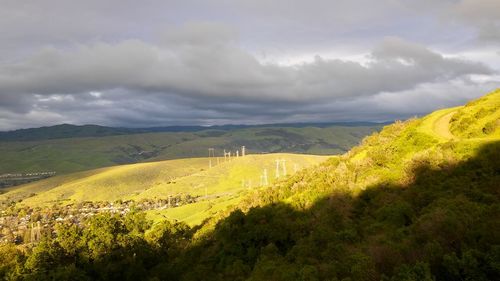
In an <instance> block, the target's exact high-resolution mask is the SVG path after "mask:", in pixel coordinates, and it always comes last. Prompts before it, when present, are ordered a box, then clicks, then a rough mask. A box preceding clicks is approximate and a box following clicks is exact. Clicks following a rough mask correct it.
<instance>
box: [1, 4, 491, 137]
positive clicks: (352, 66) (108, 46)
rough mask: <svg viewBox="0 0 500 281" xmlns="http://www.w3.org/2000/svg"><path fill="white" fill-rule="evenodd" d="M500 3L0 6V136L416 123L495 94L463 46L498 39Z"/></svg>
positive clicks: (482, 64) (486, 70) (487, 73)
mask: <svg viewBox="0 0 500 281" xmlns="http://www.w3.org/2000/svg"><path fill="white" fill-rule="evenodd" d="M436 2H439V3H436ZM475 3H479V4H475ZM497 3H498V1H494V0H493V1H492V0H478V1H477V2H476V1H469V0H463V1H452V0H450V1H447V0H445V1H430V0H429V1H428V0H422V1H394V0H381V1H376V2H375V1H368V0H366V1H365V0H358V1H312V2H311V1H296V2H294V4H293V5H291V4H289V2H288V1H224V0H221V1H189V0H188V1H182V2H181V1H151V0H147V1H141V3H140V4H138V3H137V2H136V1H84V2H81V1H62V0H61V1H55V0H53V1H48V0H47V1H23V2H20V1H2V3H0V4H2V9H0V32H1V33H2V38H1V39H0V43H1V44H0V130H2V129H12V128H18V127H25V126H37V125H46V124H53V123H60V122H70V123H78V124H81V123H98V124H106V125H117V126H158V125H172V124H221V123H270V122H285V121H333V120H354V119H356V120H386V119H391V118H396V117H407V116H411V115H412V114H420V113H422V112H425V111H430V110H433V109H435V108H436V107H437V106H448V105H452V104H455V102H456V101H458V100H460V101H461V100H462V99H463V100H465V99H467V98H472V97H475V96H478V95H481V94H484V91H487V90H491V89H492V88H494V87H496V86H495V85H496V84H495V83H496V82H492V81H495V80H494V79H493V78H491V77H495V76H494V75H496V73H497V70H498V68H499V64H498V59H497V60H496V61H495V60H490V59H489V58H490V57H491V55H492V54H493V55H494V56H496V57H498V55H496V54H495V52H496V51H497V50H495V51H494V52H491V51H484V49H483V48H482V47H481V48H480V47H478V43H471V44H469V43H463V42H464V41H467V40H463V39H462V38H461V36H462V37H464V38H465V37H467V36H470V34H471V30H472V32H475V33H474V34H473V35H474V37H475V38H478V39H479V40H484V39H488V38H489V40H490V42H495V40H494V39H495V38H496V36H497V35H498V34H497V32H498V28H497V27H498V20H497V17H496V16H495V14H494V12H492V11H494V10H495V9H496V8H497V6H498V4H497ZM496 10H498V9H496ZM450 19H451V20H450ZM450 31H453V32H450ZM417 42H418V43H417ZM478 42H480V41H478ZM499 42H500V41H499ZM457 46H459V47H457ZM445 50H461V51H464V52H465V53H466V52H469V53H474V54H476V56H475V57H474V58H472V59H471V58H468V57H467V56H465V55H462V54H460V53H458V54H449V53H446V52H445ZM262 54H265V55H262ZM353 56H354V57H353ZM476 57H477V58H488V59H480V61H475V60H474V59H475V58H476ZM304 58H305V59H304ZM478 77H479V78H478ZM481 77H482V78H481ZM484 77H490V78H489V80H488V79H486V80H488V82H484V81H486V80H485V78H484ZM492 79H493V80H492ZM451 89H453V91H451ZM475 91H477V92H475ZM441 92H442V93H441ZM457 92H458V93H460V92H463V93H467V95H466V96H465V97H466V98H464V96H462V97H461V98H459V95H460V94H458V93H457ZM451 93H453V94H451ZM446 97H449V98H446Z"/></svg>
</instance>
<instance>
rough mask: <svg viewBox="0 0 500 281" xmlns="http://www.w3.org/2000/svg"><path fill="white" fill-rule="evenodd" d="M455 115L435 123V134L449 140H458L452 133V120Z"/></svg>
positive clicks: (451, 113)
mask: <svg viewBox="0 0 500 281" xmlns="http://www.w3.org/2000/svg"><path fill="white" fill-rule="evenodd" d="M453 114H455V111H453V112H450V113H448V114H445V115H443V116H441V117H440V118H439V119H438V120H437V121H436V123H434V132H435V133H436V134H437V135H439V136H441V137H443V138H445V139H448V140H453V139H457V137H455V136H454V135H453V134H452V133H451V131H450V120H451V117H452V116H453Z"/></svg>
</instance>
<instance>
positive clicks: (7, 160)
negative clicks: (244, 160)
mask: <svg viewBox="0 0 500 281" xmlns="http://www.w3.org/2000/svg"><path fill="white" fill-rule="evenodd" d="M68 126H69V127H68ZM67 127H68V128H67ZM64 128H66V129H67V130H69V131H71V132H73V133H71V132H70V133H68V134H62V133H60V131H61V130H63V129H64ZM215 128H217V129H215ZM215 128H212V129H205V130H200V131H185V132H182V131H181V132H162V131H160V132H146V133H144V132H134V133H127V131H123V130H122V129H109V130H108V129H106V128H105V129H103V128H100V127H99V128H95V127H92V126H90V127H89V128H87V127H86V128H80V127H77V128H75V127H74V126H70V125H64V126H63V128H59V127H58V128H47V129H44V130H42V131H36V132H38V133H36V134H35V133H30V134H28V135H27V136H25V135H23V134H24V133H23V134H21V133H19V134H20V135H21V136H23V138H28V137H30V136H31V137H32V135H37V134H41V135H42V136H46V135H49V136H50V135H51V131H53V130H56V131H57V132H59V133H57V134H56V136H66V138H55V139H44V138H47V137H43V138H41V139H37V140H26V141H19V140H16V141H5V140H4V141H1V140H0V155H2V161H0V175H1V174H5V173H31V172H47V171H54V172H57V173H58V174H66V173H71V172H77V171H85V170H90V169H95V168H101V167H108V166H114V165H120V164H131V163H141V162H152V161H161V160H171V159H179V158H193V157H204V156H206V155H207V148H209V147H213V148H215V149H216V150H217V151H218V153H219V154H221V152H220V151H222V150H223V149H227V150H235V149H238V148H239V147H240V146H242V145H245V146H246V147H247V148H248V149H249V151H250V152H251V153H284V152H286V153H304V154H322V155H332V154H339V153H344V152H346V151H347V150H349V149H350V148H351V147H352V146H354V145H356V144H358V143H359V141H360V140H361V139H362V138H363V137H364V136H366V135H369V134H371V133H373V132H375V131H377V130H379V129H380V128H381V125H380V124H369V125H367V124H364V123H355V124H344V125H337V124H333V125H328V124H309V125H306V124H289V125H283V126H278V125H270V126H254V127H252V126H248V127H243V128H240V127H229V128H228V127H215ZM66 129H64V130H66ZM100 129H102V130H103V133H102V134H101V135H99V136H92V134H94V132H95V131H96V130H97V131H98V130H100ZM64 130H63V131H64ZM81 130H83V131H84V132H83V133H81V132H80V131H81ZM130 130H132V129H130ZM149 130H156V129H154V128H153V129H149ZM158 130H160V129H158ZM78 132H80V133H78ZM14 133H15V132H13V133H12V134H14ZM115 133H116V134H117V135H106V134H115ZM125 133H127V134H125ZM82 135H87V137H82ZM67 136H74V137H67ZM12 137H15V134H14V136H12Z"/></svg>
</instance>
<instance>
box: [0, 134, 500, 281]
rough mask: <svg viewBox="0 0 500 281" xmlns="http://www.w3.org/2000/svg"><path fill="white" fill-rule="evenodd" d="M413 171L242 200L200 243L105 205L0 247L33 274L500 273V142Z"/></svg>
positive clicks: (344, 276)
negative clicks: (60, 227) (290, 199)
mask: <svg viewBox="0 0 500 281" xmlns="http://www.w3.org/2000/svg"><path fill="white" fill-rule="evenodd" d="M414 173H415V177H414V182H412V183H410V184H408V185H404V186H403V185H390V184H386V185H379V186H372V187H370V188H368V189H367V190H366V191H364V192H362V193H361V194H360V195H359V196H357V197H352V196H350V195H349V194H338V193H335V194H331V195H330V196H327V197H324V198H321V199H320V200H317V201H316V202H315V203H314V205H313V206H312V207H311V208H309V209H306V210H297V209H295V208H293V207H291V206H290V205H287V204H284V203H277V204H270V205H266V206H264V207H258V208H252V209H250V210H249V211H248V212H247V213H243V212H241V211H234V212H233V213H231V215H229V217H227V218H225V219H223V220H222V221H220V222H218V224H217V225H216V226H215V229H214V230H213V231H212V232H210V233H208V234H206V236H204V237H203V238H201V239H199V240H196V241H192V242H193V243H189V239H192V231H190V230H189V229H187V227H186V228H185V227H184V226H175V225H174V226H172V225H169V224H168V223H167V224H163V225H161V224H160V225H159V226H160V228H157V229H152V231H151V232H148V233H147V235H146V236H149V237H151V236H153V238H154V237H156V238H154V239H153V240H152V241H156V242H153V243H151V242H148V241H151V240H145V239H143V238H141V236H140V235H136V231H139V232H141V231H144V229H146V227H145V224H141V221H140V220H137V221H134V220H129V222H128V223H126V224H125V226H124V225H123V224H121V223H120V222H119V221H118V219H117V218H109V217H108V218H106V217H103V216H101V217H97V219H96V220H94V226H93V227H88V228H87V229H85V230H88V229H90V230H88V231H87V232H86V234H85V233H83V234H82V233H80V234H78V231H79V230H77V229H75V228H73V230H71V228H69V230H68V231H69V232H67V233H66V234H67V237H66V238H64V237H63V238H61V240H60V241H61V243H60V244H57V243H56V244H52V246H51V244H47V243H40V244H39V245H38V246H37V247H36V248H35V249H34V250H33V253H32V254H31V256H29V257H28V258H27V259H26V262H24V260H23V259H22V258H20V259H17V260H16V259H13V258H8V257H10V256H6V255H3V256H2V255H1V254H0V277H1V276H5V275H2V274H5V272H8V271H6V269H5V268H7V266H9V265H6V266H4V265H2V263H1V262H5V263H7V262H9V263H12V262H11V261H14V262H20V263H22V264H24V269H20V268H16V269H15V270H17V271H18V272H20V273H21V274H24V273H26V272H29V273H30V274H31V275H29V276H32V277H31V278H32V280H381V279H382V280H436V279H437V280H500V224H499V222H498V215H499V214H500V202H499V196H500V186H499V183H500V142H495V143H490V144H488V145H485V146H484V147H482V148H481V149H480V151H479V152H478V153H477V155H476V156H475V157H473V158H472V159H469V160H468V161H465V162H462V163H459V164H456V165H454V166H443V168H441V169H431V168H430V167H429V166H428V165H425V164H422V165H421V166H418V167H415V169H414ZM274 191H276V190H274ZM268 192H269V193H272V192H273V189H272V188H270V189H269V190H268ZM271 195H272V194H270V196H269V197H272V196H271ZM131 218H132V219H134V217H131ZM176 228H177V229H176ZM127 229H128V230H127ZM85 230H82V231H84V232H85ZM71 231H74V232H75V233H73V232H71ZM80 232H81V231H80ZM78 235H80V236H78ZM78 237H79V238H78ZM78 239H80V240H78ZM158 245H159V246H158ZM12 251H15V250H12ZM5 257H7V258H5ZM19 260H20V261H19ZM12 267H13V268H14V267H15V263H14V265H12ZM23 270H24V271H23ZM12 272H13V271H11V274H13V273H12ZM29 276H28V277H29ZM28 277H26V276H24V277H23V278H21V279H26V280H30V279H29V278H28Z"/></svg>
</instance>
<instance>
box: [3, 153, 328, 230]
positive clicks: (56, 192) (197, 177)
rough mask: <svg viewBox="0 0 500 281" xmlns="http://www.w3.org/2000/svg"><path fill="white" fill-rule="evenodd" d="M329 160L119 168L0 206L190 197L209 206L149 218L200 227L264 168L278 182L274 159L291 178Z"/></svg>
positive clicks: (181, 162) (23, 194)
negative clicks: (214, 211) (173, 220)
mask: <svg viewBox="0 0 500 281" xmlns="http://www.w3.org/2000/svg"><path fill="white" fill-rule="evenodd" d="M327 158H328V157H327V156H314V155H305V154H283V153H274V154H261V155H246V156H245V157H232V159H231V160H227V161H224V158H219V160H218V161H219V164H217V160H216V158H214V159H213V160H212V162H213V167H212V168H209V167H208V164H209V160H208V158H188V159H178V160H167V161H159V162H150V163H139V164H128V165H120V166H113V167H108V168H101V169H96V170H91V171H85V172H78V173H73V174H68V175H61V176H56V177H52V178H48V179H45V180H40V181H37V182H33V183H29V184H26V185H22V186H19V187H15V188H11V189H10V190H8V192H6V193H4V194H1V195H0V202H3V203H4V204H8V202H18V203H17V204H18V206H29V207H44V206H45V207H49V206H53V205H67V204H74V203H78V202H103V201H104V202H115V201H118V200H123V201H126V200H133V201H140V200H144V199H151V200H157V199H168V197H169V196H178V195H189V196H192V197H200V201H207V202H198V203H195V205H194V206H183V207H180V208H175V209H176V210H174V211H172V210H173V209H172V210H166V211H162V212H152V214H153V216H155V215H156V216H158V215H160V216H165V215H167V216H169V217H170V218H173V219H179V220H184V219H185V218H187V217H190V218H191V219H190V220H189V221H188V222H189V223H200V222H201V221H202V220H203V219H205V218H206V217H208V216H209V214H210V213H208V212H205V210H206V209H212V210H211V212H212V211H213V210H217V209H220V208H221V206H227V205H228V201H229V202H231V204H234V203H236V202H237V201H238V200H239V199H241V196H242V194H244V193H245V192H247V191H248V190H252V189H255V188H258V187H260V186H261V185H262V182H261V175H262V174H263V170H264V169H266V170H267V171H268V182H269V184H272V183H273V182H274V181H275V180H276V179H277V177H276V160H277V159H279V160H284V161H285V162H284V163H285V168H287V169H286V172H287V173H288V175H290V174H294V173H295V172H297V171H299V170H301V169H303V168H306V167H309V166H311V165H315V164H317V163H319V162H322V161H324V160H326V159H327ZM278 172H279V173H281V177H283V176H284V175H283V166H282V165H281V166H280V168H279V171H278ZM278 176H279V174H278ZM212 199H214V200H212ZM207 204H209V205H210V208H208V207H207V206H208V205H207ZM214 205H215V206H214ZM174 214H175V215H174Z"/></svg>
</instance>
